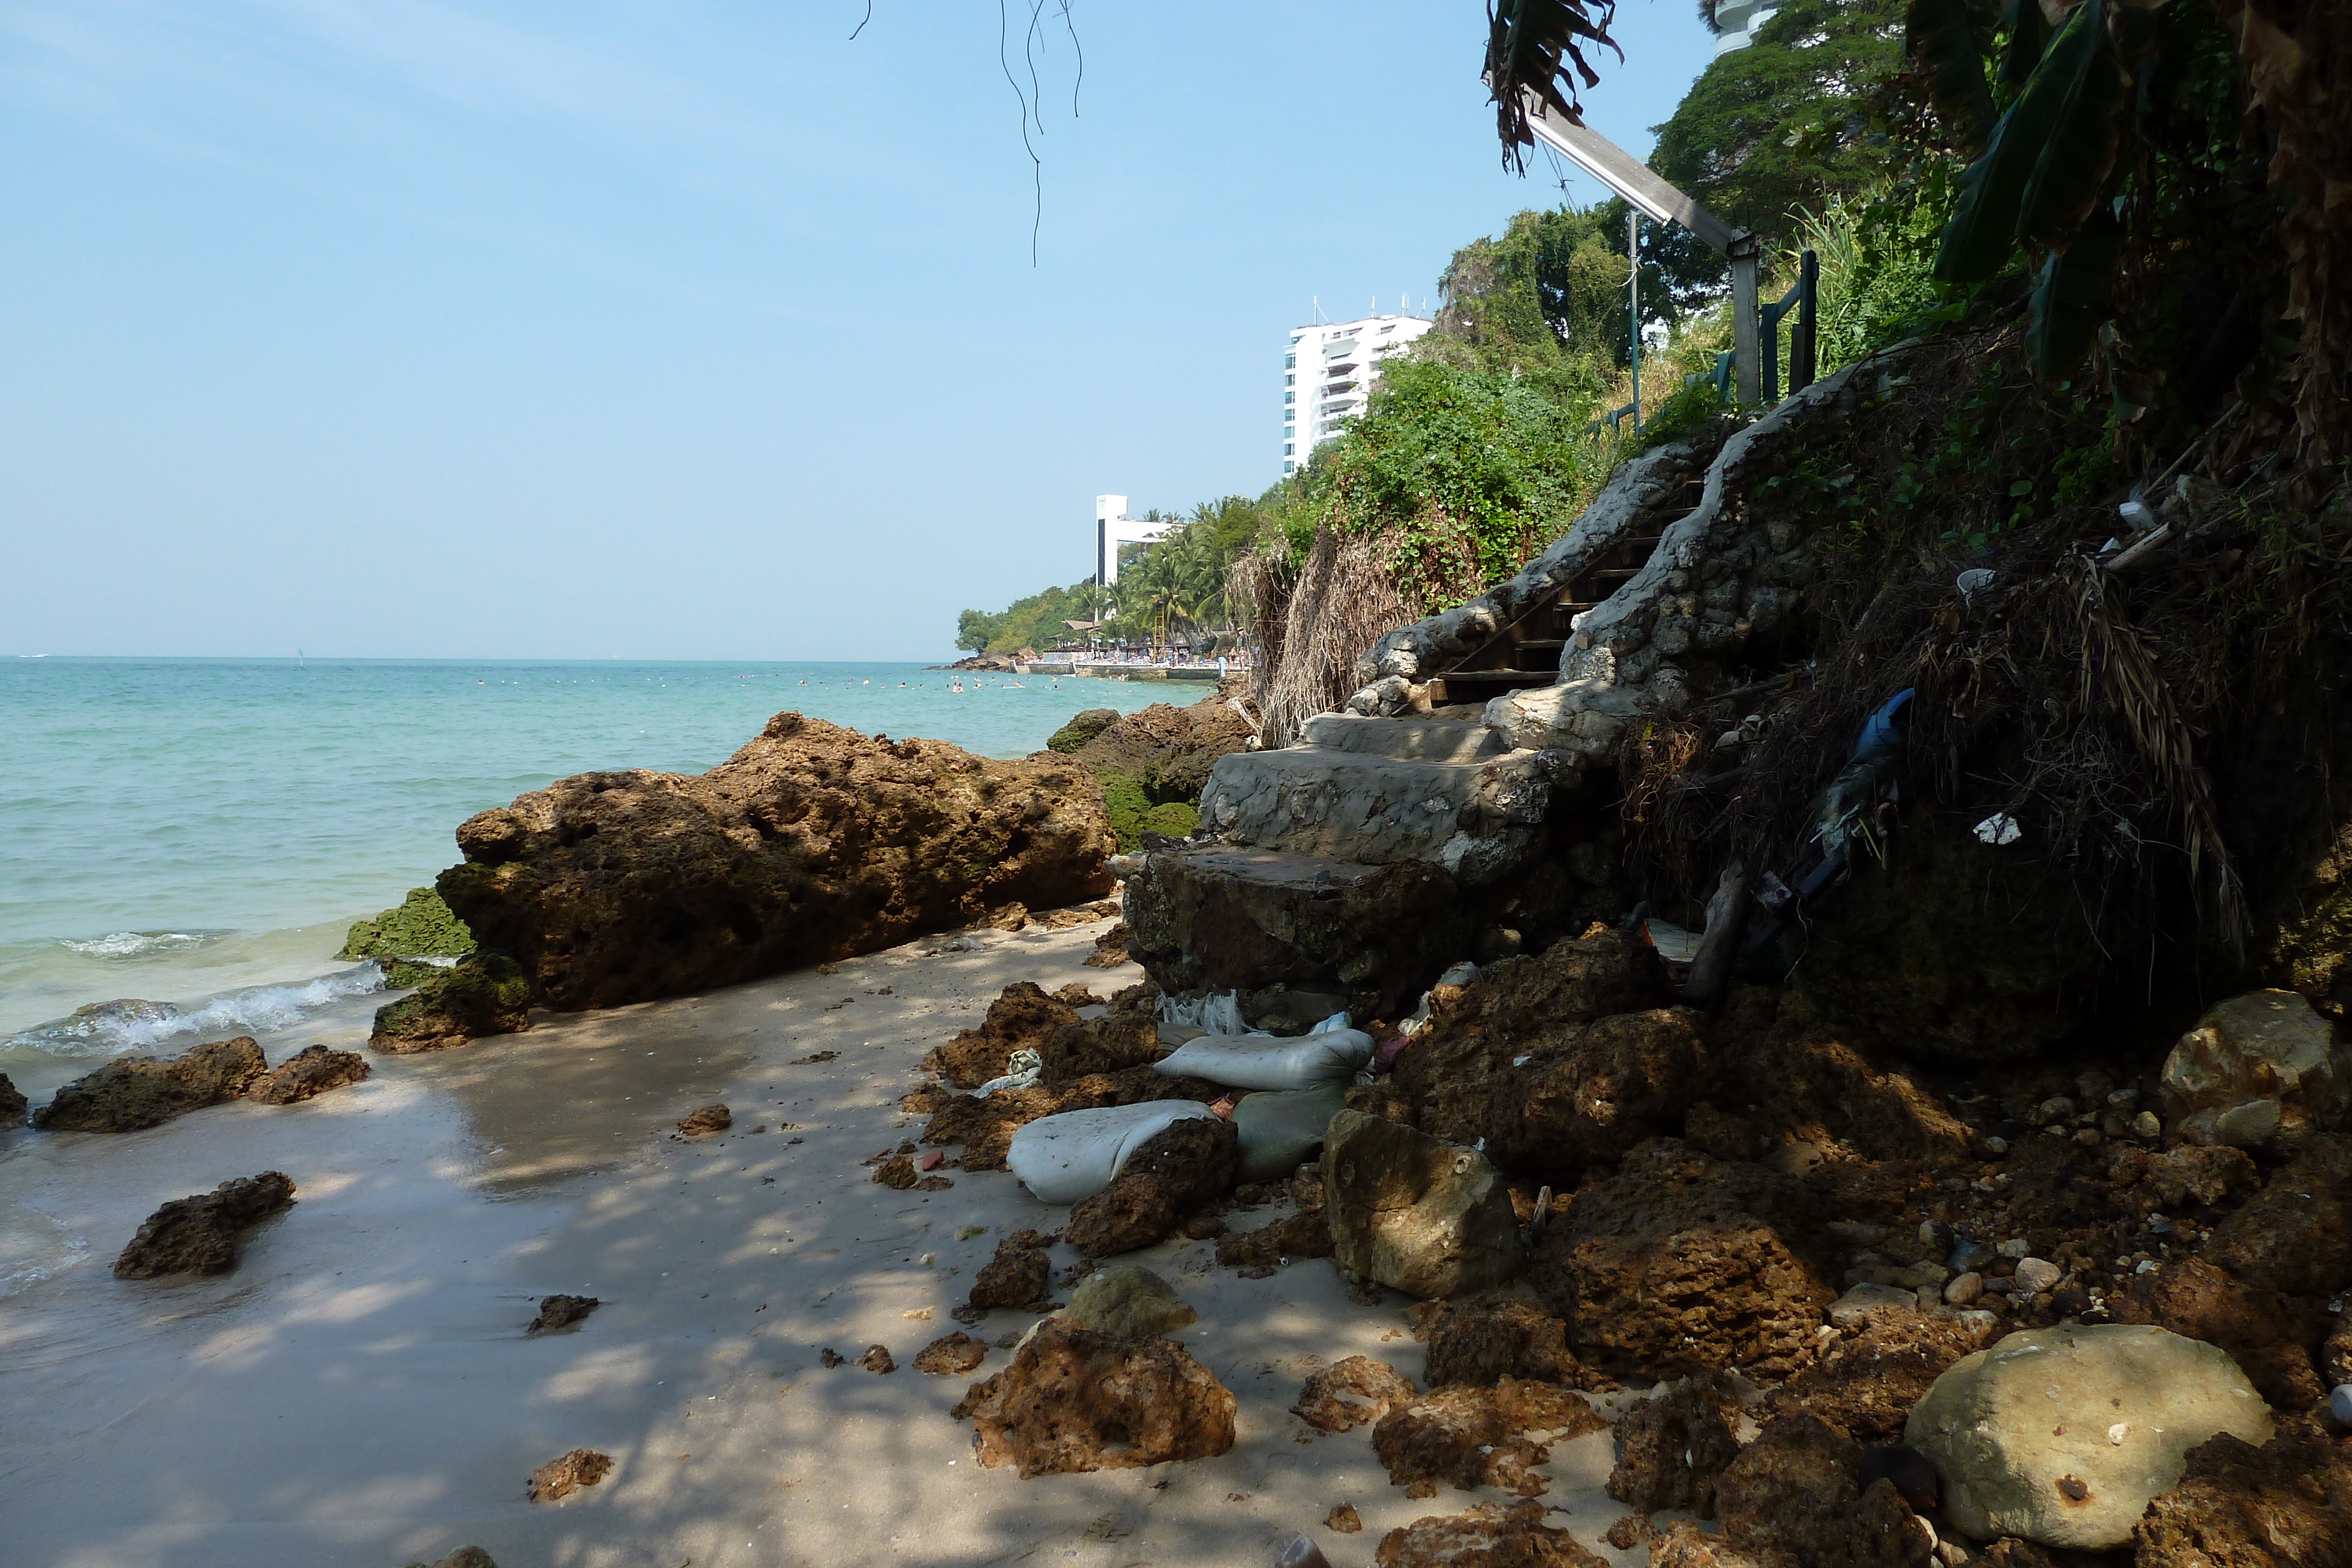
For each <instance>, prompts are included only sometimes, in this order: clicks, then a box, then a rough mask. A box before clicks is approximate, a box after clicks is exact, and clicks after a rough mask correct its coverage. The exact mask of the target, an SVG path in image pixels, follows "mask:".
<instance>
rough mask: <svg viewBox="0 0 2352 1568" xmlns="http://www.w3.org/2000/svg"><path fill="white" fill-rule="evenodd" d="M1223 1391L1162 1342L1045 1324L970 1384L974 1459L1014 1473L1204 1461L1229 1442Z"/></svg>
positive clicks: (967, 1407)
mask: <svg viewBox="0 0 2352 1568" xmlns="http://www.w3.org/2000/svg"><path fill="white" fill-rule="evenodd" d="M1234 1408H1235V1406H1234V1396H1233V1394H1232V1393H1231V1392H1230V1391H1229V1390H1228V1389H1227V1388H1226V1387H1225V1385H1223V1384H1222V1383H1219V1382H1218V1381H1217V1380H1216V1378H1215V1377H1214V1376H1213V1375H1212V1374H1211V1373H1210V1371H1209V1369H1208V1368H1207V1367H1205V1366H1202V1364H1200V1363H1199V1362H1197V1361H1195V1360H1193V1359H1192V1354H1190V1353H1189V1352H1187V1351H1186V1350H1185V1349H1184V1347H1183V1346H1182V1345H1180V1344H1178V1343H1175V1342H1174V1341H1173V1340H1165V1339H1114V1338H1112V1337H1111V1336H1110V1335H1108V1334H1102V1333H1095V1332H1094V1331H1093V1330H1091V1329H1083V1328H1079V1327H1077V1326H1076V1324H1073V1323H1066V1322H1055V1321H1050V1320H1049V1321H1048V1322H1045V1324H1044V1325H1043V1326H1041V1327H1040V1328H1039V1329H1038V1330H1037V1332H1036V1333H1034V1334H1032V1335H1030V1336H1029V1338H1028V1339H1027V1340H1026V1341H1024V1343H1022V1345H1021V1347H1020V1349H1018V1350H1017V1351H1015V1352H1014V1353H1013V1364H1011V1365H1010V1366H1007V1367H1006V1368H1005V1369H1004V1370H1003V1372H1000V1373H998V1374H997V1375H995V1376H993V1377H991V1378H988V1379H987V1380H985V1381H984V1382H981V1383H975V1384H973V1385H971V1389H970V1390H969V1391H967V1392H966V1393H965V1395H964V1396H963V1399H962V1400H961V1403H959V1404H958V1405H957V1406H955V1408H954V1410H953V1411H952V1412H951V1414H952V1415H954V1416H957V1417H959V1418H962V1417H967V1416H968V1417H970V1418H971V1423H972V1432H973V1439H974V1440H973V1448H975V1450H976V1451H977V1452H978V1454H979V1457H980V1462H981V1463H982V1465H985V1466H988V1467H989V1468H991V1469H994V1468H995V1467H997V1466H999V1465H1008V1464H1009V1465H1016V1466H1018V1467H1019V1468H1020V1473H1021V1476H1022V1479H1024V1480H1025V1479H1028V1478H1029V1477H1031V1476H1044V1475H1066V1474H1070V1473H1073V1472H1076V1471H1082V1470H1114V1469H1134V1468H1137V1467H1140V1466H1144V1465H1159V1464H1166V1463H1168V1462H1170V1461H1171V1460H1177V1459H1205V1458H1214V1457H1216V1456H1217V1455H1219V1454H1222V1453H1224V1452H1225V1451H1226V1450H1228V1449H1230V1448H1232V1447H1233V1446H1234Z"/></svg>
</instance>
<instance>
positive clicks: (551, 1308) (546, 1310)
mask: <svg viewBox="0 0 2352 1568" xmlns="http://www.w3.org/2000/svg"><path fill="white" fill-rule="evenodd" d="M603 1305H604V1302H603V1301H599V1300H598V1299H597V1298H596V1297H594V1296H542V1297H541V1298H540V1302H539V1316H537V1317H535V1318H533V1319H531V1320H530V1327H528V1328H527V1329H525V1330H524V1331H523V1332H524V1333H552V1332H553V1331H554V1330H556V1329H568V1328H570V1327H571V1326H572V1324H573V1323H576V1322H581V1321H582V1320H583V1319H584V1318H586V1317H587V1315H588V1314H589V1313H590V1312H594V1311H595V1310H596V1309H597V1308H598V1307H600V1306H603Z"/></svg>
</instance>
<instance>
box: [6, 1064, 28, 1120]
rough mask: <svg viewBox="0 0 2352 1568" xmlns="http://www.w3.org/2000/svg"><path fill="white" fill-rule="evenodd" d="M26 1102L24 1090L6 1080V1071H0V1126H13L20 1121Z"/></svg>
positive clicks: (23, 1114) (23, 1116)
mask: <svg viewBox="0 0 2352 1568" xmlns="http://www.w3.org/2000/svg"><path fill="white" fill-rule="evenodd" d="M27 1103H28V1102H27V1101H26V1099H25V1095H24V1092H23V1091H22V1090H20V1089H18V1088H17V1087H16V1085H15V1084H14V1083H11V1082H8V1075H7V1074H6V1073H5V1072H0V1127H13V1126H15V1125H16V1124H18V1123H20V1122H22V1121H23V1120H24V1119H25V1110H26V1105H27Z"/></svg>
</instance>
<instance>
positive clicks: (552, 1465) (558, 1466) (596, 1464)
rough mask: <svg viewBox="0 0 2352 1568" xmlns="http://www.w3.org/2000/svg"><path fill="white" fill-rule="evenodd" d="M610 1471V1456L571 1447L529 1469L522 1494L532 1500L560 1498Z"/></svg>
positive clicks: (588, 1449) (611, 1467)
mask: <svg viewBox="0 0 2352 1568" xmlns="http://www.w3.org/2000/svg"><path fill="white" fill-rule="evenodd" d="M612 1473H613V1456H612V1455H610V1454H600V1453H598V1452H597V1451H596V1450H595V1449H593V1448H574V1449H572V1451H571V1452H570V1453H568V1454H562V1455H559V1456H558V1457H556V1458H552V1459H550V1460H548V1461H547V1463H545V1464H543V1465H541V1466H540V1467H539V1469H535V1470H533V1471H531V1472H530V1485H529V1486H528V1487H527V1488H525V1489H524V1491H525V1495H526V1496H528V1497H529V1498H530V1500H531V1501H533V1502H561V1501H562V1500H564V1499H565V1498H567V1497H570V1496H571V1495H572V1493H573V1492H575V1491H578V1490H580V1489H581V1488H582V1487H593V1486H594V1485H595V1484H596V1483H597V1482H599V1481H601V1480H603V1479H604V1478H605V1477H606V1476H609V1475H611V1474H612Z"/></svg>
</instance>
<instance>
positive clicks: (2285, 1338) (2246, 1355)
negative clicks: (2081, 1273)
mask: <svg viewBox="0 0 2352 1568" xmlns="http://www.w3.org/2000/svg"><path fill="white" fill-rule="evenodd" d="M2110 1310H2111V1311H2112V1312H2114V1313H2115V1315H2116V1317H2117V1318H2118V1319H2119V1320H2120V1321H2122V1322H2134V1323H2153V1324H2154V1325H2156V1326H2157V1327H2158V1328H2161V1329H2167V1330H2169V1331H2170V1332H2172V1333H2177V1334H2179V1335H2181V1336H2182V1337H2184V1338H2187V1339H2197V1340H2203V1341H2205V1342H2207V1343H2210V1344H2216V1345H2219V1346H2221V1349H2223V1350H2225V1351H2227V1352H2228V1353H2229V1354H2230V1359H2231V1360H2232V1361H2234V1362H2236V1363H2237V1364H2238V1369H2239V1370H2240V1371H2241V1372H2243V1373H2244V1374H2245V1375H2246V1377H2247V1379H2248V1381H2250V1382H2252V1384H2253V1385H2254V1389H2255V1391H2256V1392H2257V1393H2259V1394H2261V1395H2262V1396H2263V1398H2264V1399H2265V1400H2267V1401H2269V1402H2270V1403H2271V1404H2273V1405H2275V1406H2278V1407H2279V1408H2280V1409H2283V1410H2308V1409H2310V1408H2311V1407H2312V1406H2315V1405H2317V1404H2318V1403H2319V1402H2320V1401H2321V1400H2323V1399H2325V1398H2326V1397H2327V1388H2326V1385H2323V1384H2322V1383H2321V1382H2320V1378H2319V1371H2318V1368H2317V1367H2316V1366H2315V1365H2314V1364H2313V1356H2312V1351H2313V1349H2314V1348H2315V1346H2317V1345H2318V1344H2320V1343H2321V1342H2323V1341H2324V1340H2325V1339H2326V1336H2327V1329H2328V1315H2327V1313H2326V1311H2325V1310H2323V1308H2322V1307H2321V1306H2320V1304H2319V1303H2318V1302H2316V1301H2311V1300H2309V1299H2307V1298H2305V1297H2302V1296H2290V1295H2287V1294H2284V1292H2282V1291H2263V1290H2257V1289H2255V1288H2254V1287H2253V1286H2251V1285H2247V1284H2244V1283H2242V1282H2241V1281H2236V1280H2233V1279H2231V1277H2230V1276H2229V1275H2227V1274H2225V1273H2223V1272H2222V1271H2221V1270H2219V1269H2217V1268H2215V1267H2214V1266H2213V1265H2212V1264H2210V1263H2208V1262H2206V1261H2205V1260H2203V1259H2201V1258H2181V1259H2177V1260H2173V1261H2171V1262H2168V1263H2167V1264H2165V1265H2164V1267H2162V1268H2161V1269H2158V1270H2157V1271H2156V1272H2155V1273H2153V1274H2144V1275H2141V1276H2139V1277H2138V1278H2137V1279H2135V1280H2134V1281H2132V1286H2131V1290H2130V1291H2129V1292H2128V1293H2127V1294H2126V1296H2125V1297H2124V1299H2123V1300H2121V1301H2116V1302H2114V1303H2112V1304H2111V1306H2110Z"/></svg>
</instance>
